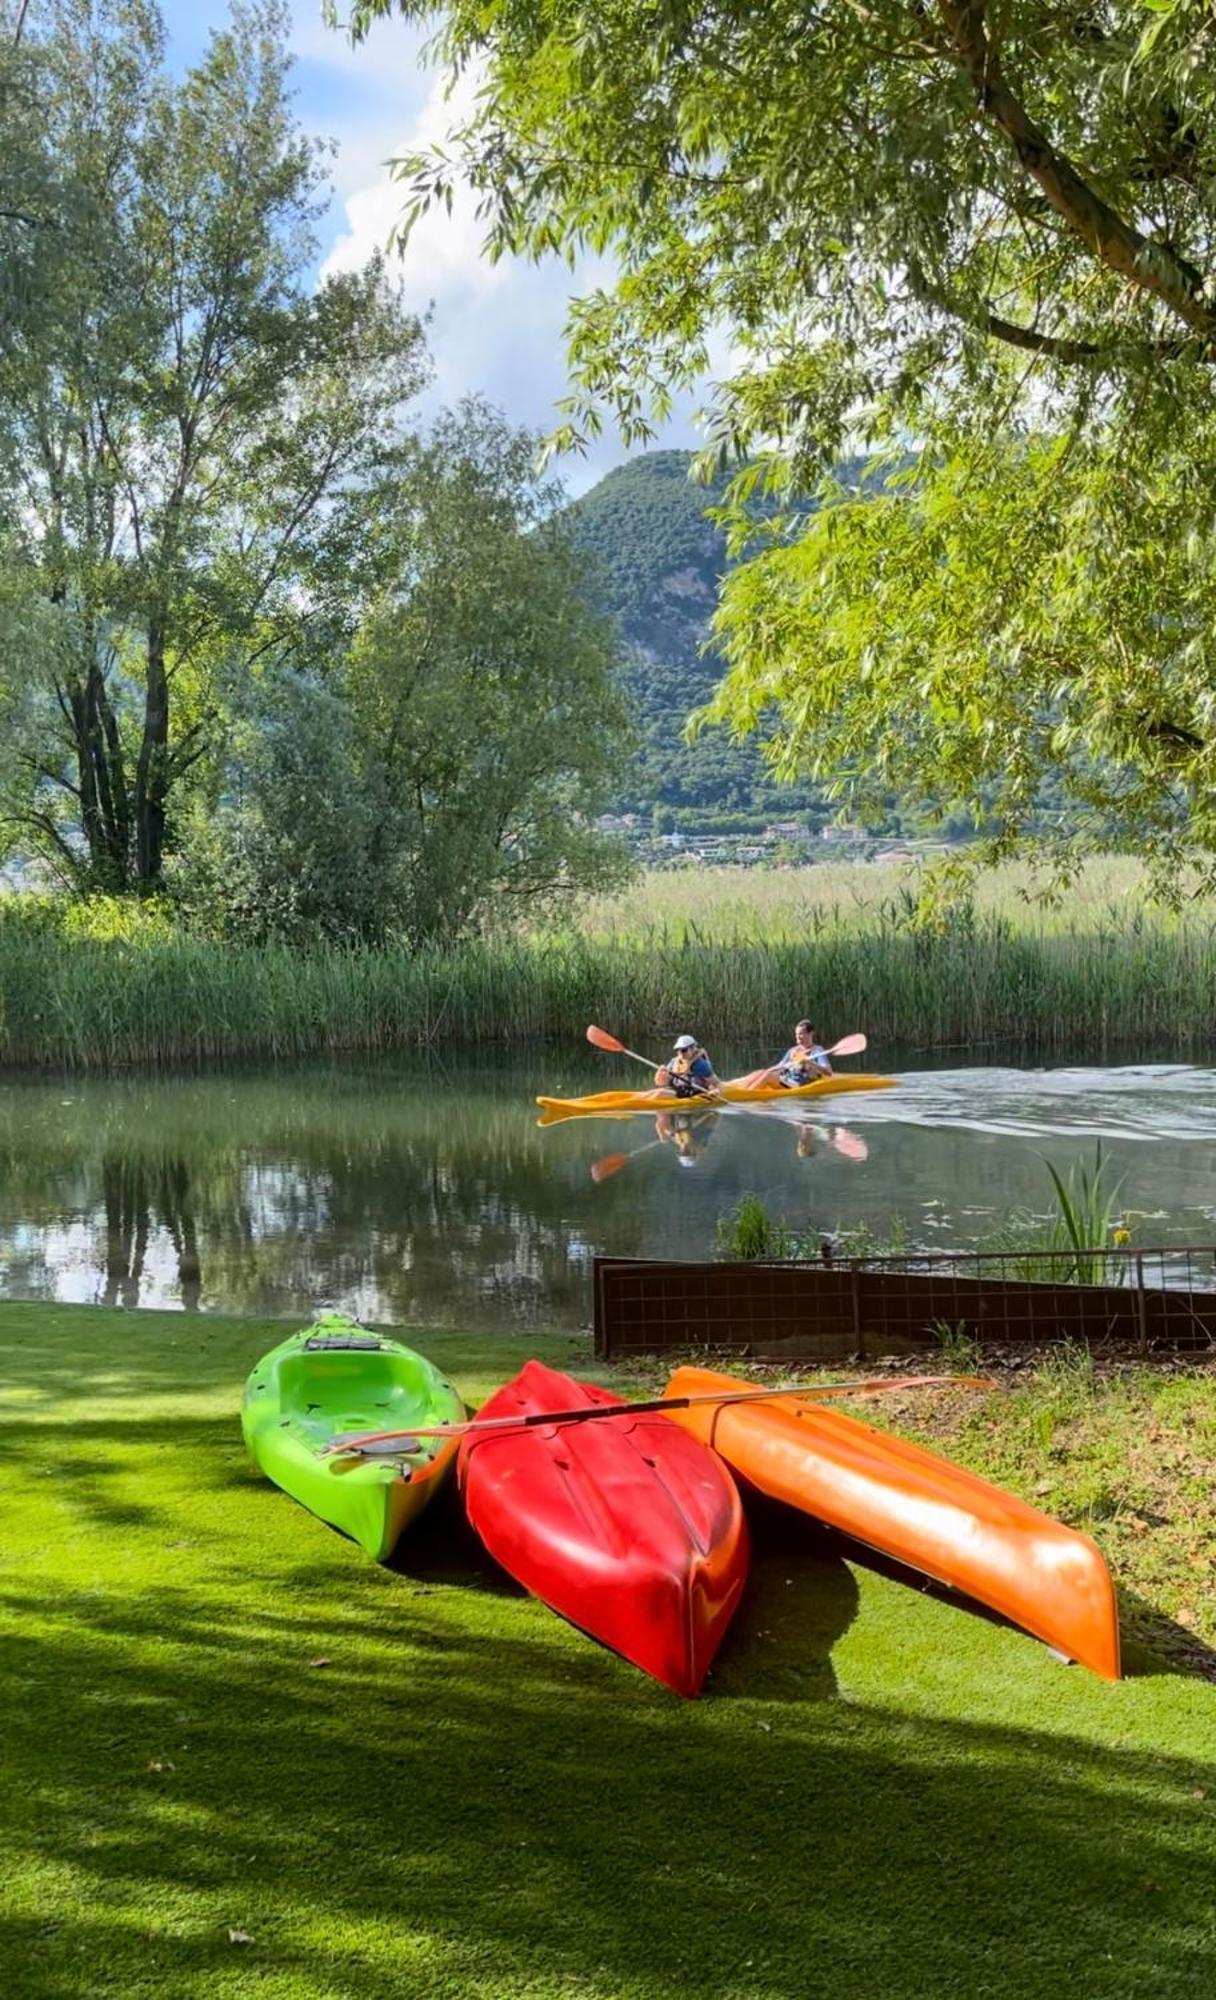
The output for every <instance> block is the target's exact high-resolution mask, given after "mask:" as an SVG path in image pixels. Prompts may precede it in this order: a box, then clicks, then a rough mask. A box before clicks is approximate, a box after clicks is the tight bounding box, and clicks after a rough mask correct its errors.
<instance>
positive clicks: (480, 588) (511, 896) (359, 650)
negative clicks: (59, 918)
mask: <svg viewBox="0 0 1216 2000" xmlns="http://www.w3.org/2000/svg"><path fill="white" fill-rule="evenodd" d="M538 443H539V440H538V439H537V438H536V437H534V436H532V435H531V434H530V433H528V432H526V431H519V430H515V429H513V428H512V427H511V426H510V425H509V424H508V423H507V422H506V421H505V419H503V418H502V417H501V416H499V415H498V413H497V412H495V411H493V410H491V409H490V408H488V407H487V406H486V405H484V404H481V403H479V402H469V403H466V404H463V405H461V406H460V408H459V409H457V410H456V411H454V412H451V413H449V414H447V415H445V416H443V417H441V418H440V419H439V420H438V422H437V423H436V424H435V425H434V426H433V428H432V430H431V431H430V433H429V435H428V436H427V437H426V438H424V439H421V440H418V441H416V443H415V444H414V446H413V448H412V449H411V451H410V453H409V455H408V462H407V463H406V464H405V465H403V468H402V475H401V478H400V480H399V481H398V483H397V485H396V486H395V488H394V489H393V490H392V491H388V490H385V491H382V492H381V494H380V508H379V519H378V533H379V538H380V553H381V560H382V568H383V572H384V580H383V582H382V585H381V587H380V589H379V590H378V591H377V592H376V594H375V595H374V596H371V597H369V598H368V600H367V601H366V603H365V605H364V607H363V612H362V616H361V618H360V621H359V625H358V629H357V631H356V632H355V634H354V636H353V638H352V640H351V642H350V644H349V645H348V646H347V647H346V648H345V649H344V650H343V651H342V652H341V653H340V654H339V655H338V656H337V657H336V658H335V659H334V660H332V661H331V662H329V663H328V665H327V666H326V669H325V671H324V672H323V673H319V672H318V671H317V670H316V669H315V667H313V666H312V665H310V664H309V663H308V662H307V660H305V661H304V662H300V661H296V662H293V663H289V664H288V665H286V666H284V667H283V668H281V669H280V670H279V671H278V672H276V673H275V674H273V675H270V676H267V677H265V678H264V679H263V681H262V682H261V683H260V684H259V685H258V687H257V688H256V689H255V691H254V694H253V698H252V700H251V701H249V702H248V703H247V704H246V706H245V712H244V715H243V717H242V719H241V724H240V727H239V730H238V732H237V739H236V741H235V742H234V744H233V747H232V754H231V757H230V760H229V766H228V768H227V771H226V774H225V782H224V785H223V789H222V792H221V796H220V798H219V800H218V801H217V805H216V809H215V811H214V813H213V814H211V815H209V821H210V825H209V828H208V830H207V831H206V832H200V833H199V834H198V836H197V842H196V845H197V851H198V853H199V854H200V855H202V856H204V857H205V858H206V866H207V868H208V869H209V872H210V875H211V879H212V882H213V883H214V884H215V885H218V886H217V887H216V889H215V891H214V892H213V894H212V895H211V896H210V897H209V898H208V900H209V901H210V902H211V903H212V904H213V905H214V906H215V907H217V908H219V909H220V910H221V911H222V912H223V921H224V923H225V925H226V927H227V928H228V929H229V930H238V931H239V932H240V933H241V934H243V935H246V936H249V935H253V936H264V935H266V934H268V933H269V934H277V935H280V936H288V937H294V938H297V939H299V940H300V941H306V940H307V939H309V938H314V937H317V936H326V937H330V938H335V939H339V940H342V941H345V942H356V941H358V942H376V941H378V940H379V939H380V938H382V937H383V936H385V935H386V934H387V933H392V934H394V935H396V936H398V937H405V938H407V939H409V940H410V941H411V942H412V943H414V944H417V945H422V944H427V943H434V942H436V941H439V940H444V941H446V942H448V943H452V942H454V941H456V940H457V939H459V938H461V937H463V936H465V935H467V934H468V932H469V931H470V930H471V929H473V928H475V927H485V926H488V925H494V924H495V923H498V924H500V925H503V924H509V923H510V922H511V921H512V920H515V919H517V918H518V917H519V916H520V915H521V914H526V915H528V916H535V915H536V914H538V913H539V912H540V911H541V910H542V909H544V908H545V907H546V906H549V905H551V904H552V903H554V902H555V901H557V900H559V899H560V898H561V897H562V896H563V895H567V894H569V893H570V892H571V891H573V890H575V889H577V888H581V887H587V886H593V887H598V888H609V887H612V886H614V885H615V884H616V883H617V882H619V881H620V880H621V878H622V877H623V875H624V874H625V873H627V871H628V863H627V860H626V858H625V856H624V854H623V852H622V851H621V849H620V848H619V846H618V845H616V844H615V843H613V842H612V841H610V840H607V839H605V838H604V836H603V835H602V834H600V833H598V832H597V831H596V829H595V825H594V821H595V818H596V815H597V814H598V813H599V812H600V811H601V810H602V808H603V807H604V805H605V804H606V803H607V802H608V799H609V797H610V794H611V788H612V786H613V783H614V782H615V781H616V780H617V778H618V777H619V771H620V765H621V754H622V750H623V748H624V747H625V745H626V739H627V731H626V727H625V718H624V713H623V708H622V703H621V697H620V693H619V690H618V686H617V665H618V644H617V640H616V637H615V634H614V633H613V631H612V629H611V627H610V626H609V624H608V622H607V620H606V619H604V618H602V617H600V616H599V615H597V613H596V612H595V611H594V610H592V609H591V608H589V607H588V606H587V604H586V603H585V602H584V599H583V593H582V590H581V582H582V570H581V564H580V562H579V560H578V558H577V556H576V554H575V552H574V551H573V549H572V548H571V546H570V544H569V538H568V533H567V531H566V528H565V525H564V523H563V521H562V518H561V515H560V512H559V508H558V503H559V500H560V498H561V495H560V489H557V488H555V487H554V486H553V485H552V484H551V483H549V482H545V481H543V480H541V479H539V478H538V477H537V474H536V457H537V447H538Z"/></svg>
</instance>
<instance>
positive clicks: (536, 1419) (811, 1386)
mask: <svg viewBox="0 0 1216 2000" xmlns="http://www.w3.org/2000/svg"><path fill="white" fill-rule="evenodd" d="M949 1386H953V1387H954V1388H956V1389H992V1388H995V1386H996V1385H995V1383H994V1382H993V1381H992V1380H991V1379H990V1378H989V1377H988V1376H987V1375H888V1376H881V1375H880V1376H874V1377H870V1378H869V1379H867V1380H866V1381H864V1382H810V1383H806V1384H802V1385H800V1384H798V1383H796V1382H795V1383H794V1384H792V1385H791V1386H789V1387H787V1388H784V1389H740V1390H738V1391H737V1392H736V1391H734V1390H727V1389H719V1390H716V1391H714V1392H713V1393H712V1394H710V1395H706V1396H656V1397H654V1398H653V1399H652V1400H651V1401H650V1402H647V1403H590V1404H587V1405H585V1406H584V1407H583V1408H582V1409H578V1410H537V1411H535V1412H533V1414H532V1415H531V1416H527V1417H473V1418H471V1419H470V1421H469V1422H468V1423H465V1424H436V1425H433V1426H431V1427H429V1428H428V1426H426V1425H425V1424H423V1425H418V1426H416V1427H415V1428H413V1429H412V1430H403V1431H348V1432H347V1434H346V1435H345V1436H344V1437H336V1438H331V1439H330V1442H329V1443H328V1444H327V1445H323V1446H322V1448H321V1451H320V1453H319V1454H318V1456H319V1457H321V1458H329V1457H332V1456H334V1455H335V1454H336V1453H358V1452H362V1451H367V1450H370V1449H372V1448H374V1447H376V1446H378V1445H383V1444H388V1443H389V1442H391V1441H393V1440H396V1439H397V1438H426V1437H437V1438H460V1437H473V1436H476V1435H477V1434H479V1433H482V1434H484V1433H485V1432H486V1431H505V1430H532V1429H534V1428H536V1427H537V1426H540V1427H542V1428H543V1427H544V1425H546V1424H587V1423H592V1422H595V1421H597V1420H598V1419H599V1418H600V1417H642V1416H650V1415H653V1414H654V1413H655V1412H656V1411H662V1412H667V1411H669V1410H692V1409H696V1408H697V1407H698V1406H699V1405H701V1404H703V1403H759V1402H763V1401H767V1400H769V1399H771V1398H773V1397H775V1396H797V1397H800V1398H801V1399H802V1400H803V1401H804V1402H812V1401H814V1402H817V1401H819V1400H820V1399H821V1398H823V1397H827V1396H879V1395H882V1394H884V1393H885V1392H887V1391H888V1390H891V1389H936V1388H943V1387H949Z"/></svg>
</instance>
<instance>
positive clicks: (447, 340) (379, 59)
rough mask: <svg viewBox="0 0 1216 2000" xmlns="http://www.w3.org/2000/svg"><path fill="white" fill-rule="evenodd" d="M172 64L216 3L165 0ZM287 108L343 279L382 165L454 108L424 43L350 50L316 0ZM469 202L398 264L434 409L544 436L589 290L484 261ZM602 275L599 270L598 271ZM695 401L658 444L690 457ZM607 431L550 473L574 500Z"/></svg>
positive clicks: (440, 130)
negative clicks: (571, 305) (324, 146)
mask: <svg viewBox="0 0 1216 2000" xmlns="http://www.w3.org/2000/svg"><path fill="white" fill-rule="evenodd" d="M161 5H162V11H163V13H164V17H165V25H166V28H167V30H168V34H169V56H170V61H171V62H172V63H173V65H174V67H175V68H184V67H185V66H187V65H188V64H189V63H190V62H191V60H193V59H194V58H195V57H197V56H198V55H199V54H200V52H201V51H202V49H203V48H204V47H205V45H206V41H207V36H208V32H209V31H210V30H211V29H212V28H216V27H221V26H222V25H223V23H224V22H225V21H226V19H227V16H228V8H227V5H226V4H225V0H161ZM291 15H292V31H291V48H292V52H293V54H294V57H295V69H294V83H295V88H296V109H297V112H298V115H299V118H300V122H301V124H302V125H303V126H304V128H305V129H306V130H307V131H309V132H311V133H314V134H316V135H317V136H319V137H323V138H327V139H332V140H333V141H334V142H335V145H336V152H335V155H334V158H333V160H332V162H331V166H330V175H331V179H332V181H333V185H334V197H333V200H332V201H331V203H330V206H329V210H328V212H327V214H326V215H325V217H324V219H323V221H322V223H321V226H320V231H319V235H320V265H319V268H320V273H321V274H322V275H323V274H325V273H327V272H329V271H338V270H348V269H351V268H354V267H355V266H357V265H359V264H361V263H362V262H364V260H365V259H366V258H367V257H368V256H369V255H370V254H371V253H372V252H373V250H376V249H383V248H384V247H385V244H386V242H387V239H388V236H389V232H390V230H391V229H392V226H393V223H394V221H395V220H396V217H397V216H398V214H399V213H400V210H401V206H402V190H401V188H400V187H399V186H394V184H393V183H392V182H391V180H390V178H389V174H388V169H387V167H386V165H385V164H384V163H385V162H386V161H387V160H388V159H390V158H392V157H393V156H394V155H395V154H400V153H404V152H407V151H409V150H410V149H411V148H412V147H414V146H415V145H417V144H418V143H419V142H420V141H421V142H424V143H425V142H427V141H430V140H438V139H441V138H442V137H443V134H444V132H445V130H446V129H447V125H448V123H449V122H450V120H451V119H452V118H453V116H458V115H459V105H458V104H456V105H453V104H452V103H450V102H447V101H445V99H444V95H443V85H442V80H441V79H440V77H439V76H438V74H437V73H436V72H435V71H434V70H433V69H429V68H427V67H425V66H424V64H423V61H422V50H423V45H424V42H425V40H426V35H425V33H423V32H420V31H419V30H418V29H417V28H414V27H407V26H406V25H405V24H404V23H403V22H401V21H399V20H391V21H382V22H379V23H378V24H377V25H376V27H375V28H373V29H372V31H371V33H370V34H369V36H368V38H367V40H366V41H365V42H363V43H362V44H361V45H360V47H358V48H357V49H352V48H351V46H350V44H349V42H348V41H347V39H346V38H345V36H344V35H342V34H341V33H339V32H338V31H336V30H334V29H332V28H327V27H326V26H325V23H324V22H323V20H322V18H321V0H291ZM480 234H481V232H480V230H479V227H478V225H477V222H476V219H475V217H474V216H473V213H472V204H471V203H470V204H468V206H467V207H465V208H464V209H462V208H461V206H460V205H459V204H457V206H456V210H455V213H454V214H453V215H452V216H451V217H448V216H447V215H443V214H436V215H433V216H428V217H427V218H426V220H425V221H424V222H423V223H421V224H420V226H419V227H418V228H417V229H416V230H415V231H414V233H413V235H412V236H411V239H410V242H409V245H408V247H407V249H406V251H405V252H404V255H403V257H402V258H401V260H400V262H399V265H398V269H399V273H400V276H401V278H402V280H403V281H404V286H405V297H406V302H407V304H408V305H409V306H410V307H411V308H412V309H413V310H416V311H418V312H420V313H421V312H425V311H426V310H427V309H428V308H430V309H431V314H432V317H431V324H430V329H429V336H428V338H429V345H430V349H431V356H432V361H433V364H434V368H435V385H434V390H433V391H432V393H431V394H430V395H429V396H428V398H427V403H428V405H429V406H430V408H431V409H434V408H437V407H439V406H440V405H441V404H448V403H452V402H455V401H456V400H457V399H458V398H459V397H460V396H462V395H467V394H470V393H473V392H478V393H480V394H482V395H485V396H487V397H488V398H489V399H490V401H491V402H493V403H495V404H497V405H498V407H499V408H500V409H502V410H503V411H504V412H505V413H506V415H507V416H508V418H509V419H510V420H511V422H512V423H515V424H519V425H523V426H526V427H527V428H528V429H530V430H538V431H548V430H550V429H551V428H552V427H553V426H554V424H555V423H556V422H557V421H558V413H557V412H556V409H555V404H556V402H557V399H558V398H559V397H560V396H562V395H563V394H564V393H565V391H566V387H567V380H566V366H565V352H564V343H563V338H562V326H563V323H564V320H565V317H566V309H567V302H568V300H569V298H570V297H571V296H572V295H573V294H577V292H578V291H579V290H581V289H583V288H585V286H586V285H587V284H588V283H589V281H590V279H591V276H592V274H591V271H590V270H589V269H587V270H585V271H584V272H582V273H581V274H575V273H572V272H571V271H570V270H569V269H568V267H567V266H566V265H565V264H563V263H561V262H560V261H559V260H558V259H556V258H554V259H552V260H550V261H548V262H546V263H544V264H539V265H538V264H523V263H520V262H517V261H515V260H508V259H504V260H503V261H502V262H501V263H499V264H497V265H491V264H490V263H489V262H488V261H487V260H485V259H484V258H483V257H482V256H481V255H480ZM601 275H602V274H601ZM692 414H693V410H692V405H691V404H690V405H689V406H688V409H687V413H686V414H685V415H683V416H681V417H680V418H679V419H677V420H675V421H673V422H672V423H671V424H670V425H668V426H667V427H666V429H665V430H664V431H663V433H662V435H661V436H660V438H659V440H658V443H659V444H660V445H668V446H680V447H685V448H689V447H692V446H694V445H695V444H696V443H697V441H698V439H697V433H696V430H695V428H694V425H693V422H692ZM629 455H630V454H629V451H628V450H627V448H626V447H625V446H624V445H623V444H622V442H621V440H620V438H619V437H617V436H616V435H615V434H614V433H612V432H611V431H606V434H605V435H604V436H603V437H602V438H600V439H598V440H596V441H595V442H594V443H593V445H592V447H591V450H590V451H589V452H588V454H587V456H586V457H585V458H578V457H575V456H567V457H566V458H564V459H562V460H561V461H560V462H559V463H558V464H557V465H556V466H555V467H554V468H553V470H555V471H556V472H557V473H558V474H559V475H560V477H561V478H562V479H563V480H564V482H565V484H566V486H567V487H568V489H569V490H570V492H571V493H579V492H582V491H584V490H585V488H586V487H588V486H590V485H593V484H594V483H595V481H596V480H597V479H599V478H600V477H601V476H602V475H603V474H604V473H605V472H606V471H608V470H609V468H610V467H612V466H613V465H619V464H621V463H622V462H623V460H624V459H625V458H627V457H628V456H629Z"/></svg>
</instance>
